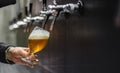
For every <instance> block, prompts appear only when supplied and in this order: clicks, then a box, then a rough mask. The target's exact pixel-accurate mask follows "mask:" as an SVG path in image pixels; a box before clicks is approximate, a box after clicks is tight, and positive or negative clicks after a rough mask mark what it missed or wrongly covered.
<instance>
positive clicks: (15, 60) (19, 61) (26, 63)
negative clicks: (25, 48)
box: [14, 57, 34, 68]
mask: <svg viewBox="0 0 120 73" xmlns="http://www.w3.org/2000/svg"><path fill="white" fill-rule="evenodd" d="M14 62H15V63H16V64H21V65H25V66H28V67H31V68H33V66H34V65H33V64H31V63H29V62H27V61H23V60H22V59H21V58H15V57H14Z"/></svg>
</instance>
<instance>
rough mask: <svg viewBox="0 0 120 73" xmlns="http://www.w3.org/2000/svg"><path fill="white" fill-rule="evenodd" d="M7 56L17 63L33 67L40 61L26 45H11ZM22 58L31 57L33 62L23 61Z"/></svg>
mask: <svg viewBox="0 0 120 73" xmlns="http://www.w3.org/2000/svg"><path fill="white" fill-rule="evenodd" d="M6 57H7V58H8V59H9V60H11V61H13V62H14V63H16V64H22V65H26V66H29V67H33V65H36V64H37V63H38V61H39V60H38V59H37V58H36V56H35V55H33V54H31V53H30V49H29V48H25V47H10V49H9V50H8V52H7V54H6ZM21 58H29V60H30V61H31V62H32V64H30V63H28V62H26V61H23V60H22V59H21Z"/></svg>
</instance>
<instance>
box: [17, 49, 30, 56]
mask: <svg viewBox="0 0 120 73" xmlns="http://www.w3.org/2000/svg"><path fill="white" fill-rule="evenodd" d="M19 55H20V56H21V57H28V56H29V55H30V50H29V48H21V51H20V52H19Z"/></svg>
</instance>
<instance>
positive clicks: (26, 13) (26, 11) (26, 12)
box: [25, 6, 28, 16]
mask: <svg viewBox="0 0 120 73" xmlns="http://www.w3.org/2000/svg"><path fill="white" fill-rule="evenodd" d="M25 16H28V7H27V6H25Z"/></svg>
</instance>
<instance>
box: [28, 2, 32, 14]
mask: <svg viewBox="0 0 120 73" xmlns="http://www.w3.org/2000/svg"><path fill="white" fill-rule="evenodd" d="M32 6H33V3H30V5H29V13H30V14H32Z"/></svg>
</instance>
